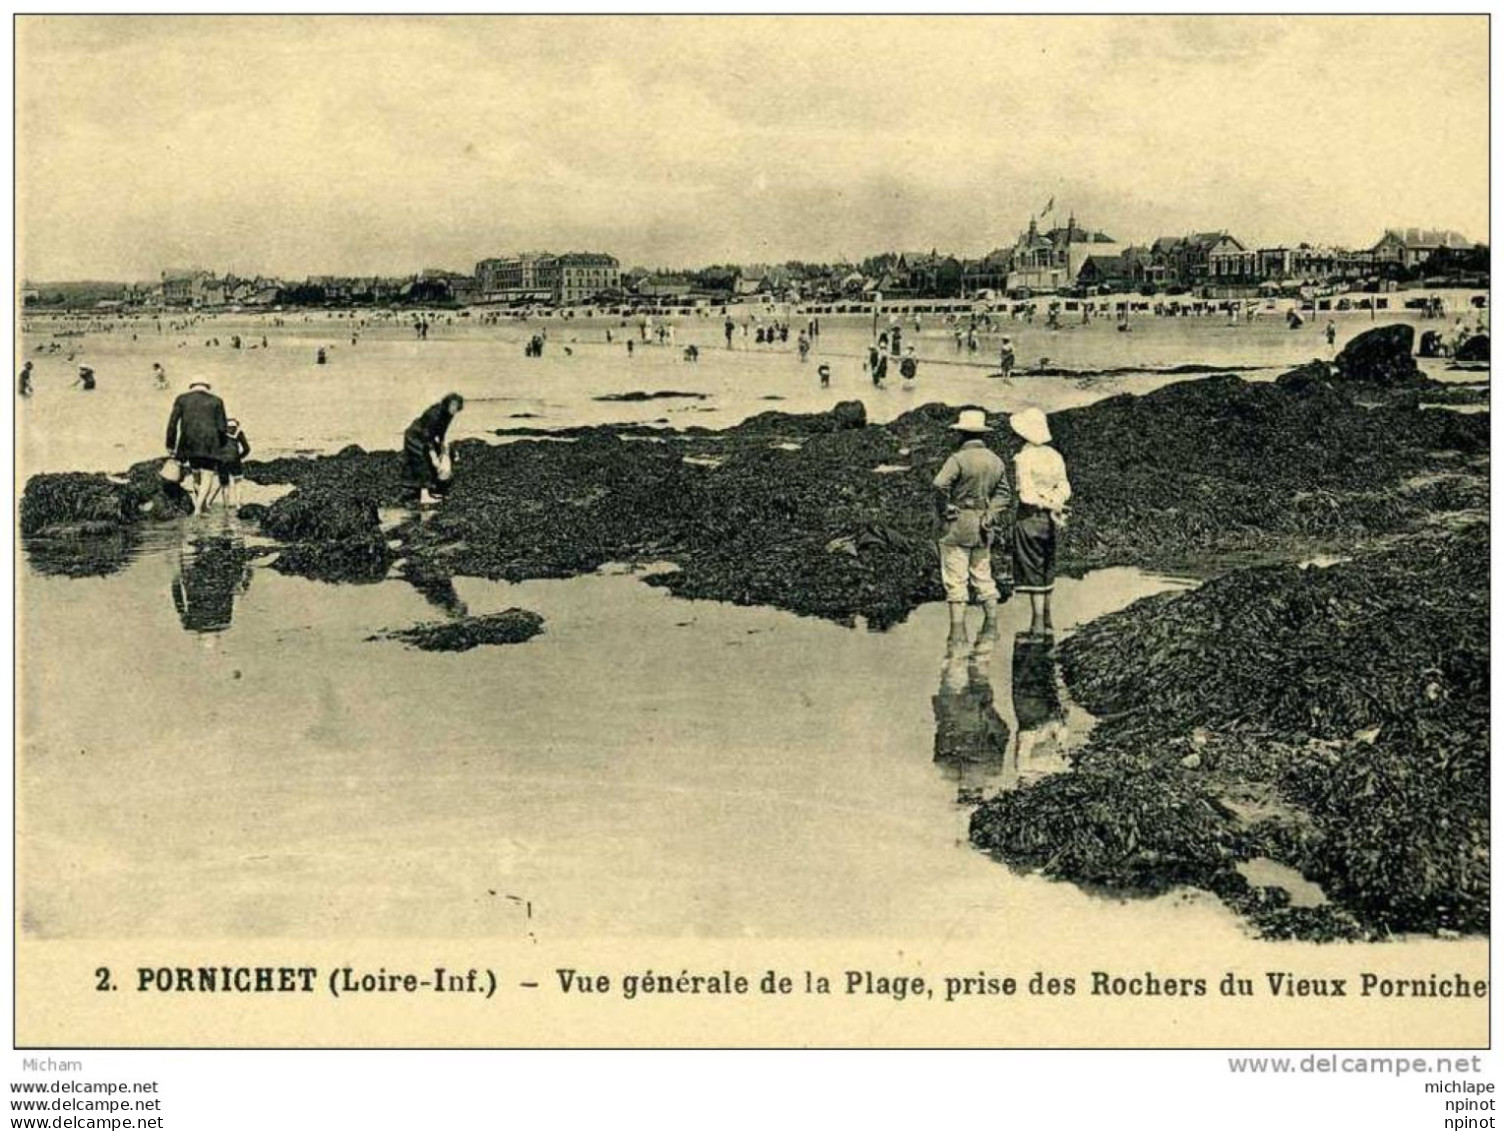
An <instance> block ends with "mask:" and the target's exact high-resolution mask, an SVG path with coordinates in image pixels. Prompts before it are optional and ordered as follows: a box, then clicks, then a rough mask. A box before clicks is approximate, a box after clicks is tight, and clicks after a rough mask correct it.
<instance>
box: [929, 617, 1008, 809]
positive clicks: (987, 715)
mask: <svg viewBox="0 0 1504 1131" xmlns="http://www.w3.org/2000/svg"><path fill="white" fill-rule="evenodd" d="M991 661H992V642H991V641H990V640H986V641H983V640H978V641H977V645H976V647H975V648H974V649H968V648H967V646H966V642H965V640H960V641H950V642H949V643H948V644H947V646H946V649H945V662H944V663H943V664H942V665H941V667H940V687H939V689H938V690H937V691H936V692H935V694H934V696H933V698H931V700H930V704H931V706H933V707H934V709H935V765H937V766H939V767H940V768H941V770H942V771H943V772H944V773H945V775H946V776H947V777H949V778H951V779H952V780H954V781H955V782H956V800H957V801H960V802H970V803H973V804H975V803H976V802H978V801H980V800H982V798H981V790H982V786H983V785H984V784H985V783H986V782H987V780H988V779H990V778H995V777H997V776H998V775H999V774H1001V773H1003V771H1004V769H1005V768H1006V765H1007V753H1008V724H1007V723H1006V722H1004V721H1003V717H1002V716H1001V715H1000V714H999V713H998V710H997V706H996V705H995V702H994V699H995V696H994V694H993V690H992V680H991V676H990V672H989V665H990V664H991Z"/></svg>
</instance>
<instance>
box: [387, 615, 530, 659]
mask: <svg viewBox="0 0 1504 1131" xmlns="http://www.w3.org/2000/svg"><path fill="white" fill-rule="evenodd" d="M542 631H543V618H542V617H540V616H539V615H538V614H537V613H535V612H531V611H529V610H527V609H506V610H504V611H502V612H499V613H491V614H488V615H486V616H480V617H462V618H460V619H458V620H451V621H442V622H439V623H437V624H420V625H414V626H413V627H412V628H402V629H394V630H392V631H390V632H384V633H380V634H378V635H376V636H372V637H370V638H369V639H371V640H400V641H402V642H403V643H404V644H407V645H410V646H411V647H414V648H420V649H422V650H423V651H425V652H468V651H469V650H470V649H472V648H477V647H479V646H481V645H482V644H521V643H523V642H524V641H527V640H531V639H532V638H533V637H535V636H537V635H538V634H539V633H540V632H542Z"/></svg>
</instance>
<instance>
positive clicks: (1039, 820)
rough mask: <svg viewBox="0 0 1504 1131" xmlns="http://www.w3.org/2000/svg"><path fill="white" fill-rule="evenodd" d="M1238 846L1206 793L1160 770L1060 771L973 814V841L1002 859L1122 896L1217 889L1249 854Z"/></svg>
mask: <svg viewBox="0 0 1504 1131" xmlns="http://www.w3.org/2000/svg"><path fill="white" fill-rule="evenodd" d="M1242 841H1243V838H1242V835H1241V833H1240V831H1239V829H1238V827H1237V825H1236V823H1235V822H1234V820H1233V819H1232V816H1231V814H1229V813H1228V812H1227V811H1226V810H1225V809H1224V808H1222V807H1221V805H1219V803H1218V802H1217V801H1216V799H1215V798H1214V796H1213V795H1212V794H1211V793H1210V791H1208V790H1207V789H1206V788H1205V787H1204V786H1203V785H1201V784H1200V783H1199V782H1198V781H1196V779H1195V778H1194V777H1193V776H1192V775H1191V774H1189V773H1186V772H1184V771H1181V770H1179V769H1177V768H1175V767H1172V766H1162V765H1161V766H1152V767H1148V768H1140V769H1136V770H1131V771H1126V772H1121V773H1120V772H1108V771H1103V770H1094V769H1090V768H1083V769H1080V770H1077V771H1075V772H1073V773H1064V774H1055V775H1052V776H1050V777H1046V778H1042V779H1041V780H1040V781H1039V782H1037V783H1036V784H1034V785H1032V786H1029V787H1028V788H1025V789H1020V790H1016V791H1013V792H1009V793H1003V794H1000V795H998V796H997V797H995V798H993V799H992V800H991V801H988V802H986V803H985V804H983V805H982V806H981V807H979V808H978V809H977V810H976V811H975V812H974V813H973V814H972V817H971V842H972V843H973V844H974V845H976V846H977V847H978V848H980V849H982V850H983V851H985V852H988V853H990V854H992V855H994V856H996V857H998V858H999V859H1001V860H1004V861H1006V862H1008V863H1011V864H1014V865H1018V866H1022V867H1030V868H1039V869H1040V870H1041V871H1042V872H1043V873H1044V874H1045V875H1047V876H1053V877H1056V878H1064V879H1069V880H1072V881H1074V882H1076V883H1080V884H1086V885H1090V886H1093V887H1104V888H1108V889H1111V890H1113V891H1118V892H1124V893H1137V894H1155V893H1158V892H1162V891H1165V890H1167V889H1169V888H1171V887H1175V886H1177V885H1181V884H1194V885H1197V886H1200V887H1211V886H1212V885H1213V884H1214V882H1216V880H1217V877H1219V876H1221V875H1223V874H1225V873H1227V872H1229V871H1231V869H1232V867H1233V865H1234V864H1235V863H1236V862H1237V860H1238V859H1239V858H1240V856H1241V855H1242V854H1243V852H1244V846H1243V844H1242Z"/></svg>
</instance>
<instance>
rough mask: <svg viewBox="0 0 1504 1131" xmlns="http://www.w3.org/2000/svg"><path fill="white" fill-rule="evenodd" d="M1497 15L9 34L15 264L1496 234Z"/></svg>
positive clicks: (436, 260)
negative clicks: (1491, 139)
mask: <svg viewBox="0 0 1504 1131" xmlns="http://www.w3.org/2000/svg"><path fill="white" fill-rule="evenodd" d="M1487 49H1488V44H1487V21H1486V19H1484V18H1481V17H1476V18H1441V17H1438V18H1411V19H1399V18H1388V17H1386V18H1335V17H1312V18H1304V19H1297V18H1285V19H1279V20H1275V19H1270V18H1263V17H1245V18H1231V17H1200V18H1197V17H1193V18H1160V17H1155V18H1134V19H1127V18H1108V17H1057V18H1017V17H988V18H962V17H948V18H934V19H925V18H903V17H860V18H853V17H842V18H813V17H723V18H668V17H652V18H649V17H637V18H617V17H612V18H588V17H552V18H513V17H493V18H477V17H463V18H461V17H450V18H422V17H402V18H398V17H338V18H334V17H324V18H317V17H300V18H287V17H276V18H273V17H261V18H254V17H203V18H185V17H130V18H122V17H21V18H20V20H19V23H18V86H19V101H18V127H19V128H18V153H19V161H18V166H17V176H18V186H17V187H18V203H19V208H20V229H21V243H22V270H23V272H24V273H26V274H27V275H30V276H33V277H39V278H47V277H52V278H57V277H66V276H79V275H95V276H97V275H114V276H117V277H147V276H151V275H154V274H155V273H156V271H157V270H159V268H160V267H161V266H163V265H165V264H167V263H170V262H179V261H182V260H184V259H191V260H194V261H197V262H203V263H212V264H218V265H228V264H229V263H231V262H233V263H234V264H235V265H236V266H237V267H238V268H240V269H243V270H265V271H271V272H283V273H288V274H300V273H308V272H323V271H336V272H337V271H350V272H356V271H360V272H366V271H378V270H380V271H397V270H412V269H416V268H417V267H419V266H430V265H449V266H454V267H466V266H468V265H470V264H472V263H473V262H474V261H475V260H476V259H479V258H482V257H484V256H487V255H493V254H498V253H502V252H506V251H513V250H520V249H523V248H541V247H549V248H553V249H556V250H559V249H563V248H567V247H597V248H601V249H604V250H611V251H613V252H615V253H616V254H618V255H619V256H621V257H622V258H623V259H625V260H628V261H642V262H652V263H680V264H689V263H696V262H706V261H712V260H723V259H739V260H752V259H759V258H783V257H791V256H792V257H800V258H823V257H830V256H834V255H838V254H842V253H844V254H848V255H852V256H859V255H862V254H866V253H868V252H871V251H875V250H880V249H884V248H898V247H926V248H927V247H931V246H938V247H942V248H948V249H952V250H956V251H961V252H966V253H972V254H980V253H981V252H984V251H986V250H989V249H991V248H993V247H996V246H998V245H1000V244H1003V243H1006V242H1009V241H1010V240H1011V239H1012V237H1013V235H1014V233H1015V232H1016V231H1017V229H1018V228H1020V227H1021V226H1023V225H1024V224H1025V223H1026V222H1027V216H1028V213H1029V212H1030V211H1031V210H1035V209H1037V208H1038V207H1040V206H1041V205H1042V203H1043V201H1044V200H1046V199H1048V198H1049V197H1050V196H1052V195H1053V196H1055V197H1056V198H1057V200H1058V201H1059V207H1060V208H1061V210H1062V211H1066V210H1069V209H1071V208H1075V209H1076V211H1077V212H1078V213H1079V214H1080V215H1081V218H1082V219H1083V220H1084V221H1085V222H1087V223H1091V224H1093V225H1096V226H1100V227H1103V228H1106V229H1108V230H1109V231H1112V232H1113V233H1114V234H1118V235H1120V236H1123V237H1132V238H1152V236H1153V235H1155V234H1158V233H1159V232H1160V231H1185V230H1190V229H1205V228H1222V227H1227V228H1231V229H1233V230H1234V231H1236V232H1238V233H1239V234H1240V235H1242V236H1243V237H1244V238H1245V239H1248V240H1251V241H1254V242H1260V241H1264V242H1274V241H1290V240H1295V239H1300V238H1310V239H1315V240H1331V241H1343V242H1349V243H1355V244H1361V243H1365V242H1368V241H1371V240H1373V239H1374V238H1376V237H1377V235H1378V233H1379V231H1380V230H1381V229H1382V228H1383V227H1384V226H1385V225H1386V224H1395V223H1415V224H1425V225H1440V226H1451V227H1458V228H1462V229H1463V230H1465V231H1468V232H1470V233H1473V234H1475V235H1478V236H1482V234H1483V233H1484V232H1485V231H1486V230H1487V223H1488V211H1487V186H1488V165H1487V154H1488V121H1487V102H1486V99H1487V89H1488V54H1487Z"/></svg>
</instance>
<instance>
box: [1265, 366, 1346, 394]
mask: <svg viewBox="0 0 1504 1131" xmlns="http://www.w3.org/2000/svg"><path fill="white" fill-rule="evenodd" d="M1331 380H1332V371H1331V368H1330V367H1329V366H1328V365H1327V363H1326V362H1324V361H1322V360H1321V359H1320V358H1313V359H1312V360H1310V361H1308V362H1306V363H1305V364H1304V365H1302V366H1299V367H1298V368H1295V369H1292V370H1290V371H1289V372H1288V373H1281V374H1280V375H1279V376H1278V377H1276V378H1275V379H1274V383H1275V384H1276V385H1278V386H1279V387H1280V388H1281V389H1286V390H1288V391H1290V392H1292V393H1297V394H1301V395H1304V394H1307V393H1320V392H1324V391H1326V390H1327V389H1328V388H1329V387H1330V384H1331Z"/></svg>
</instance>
